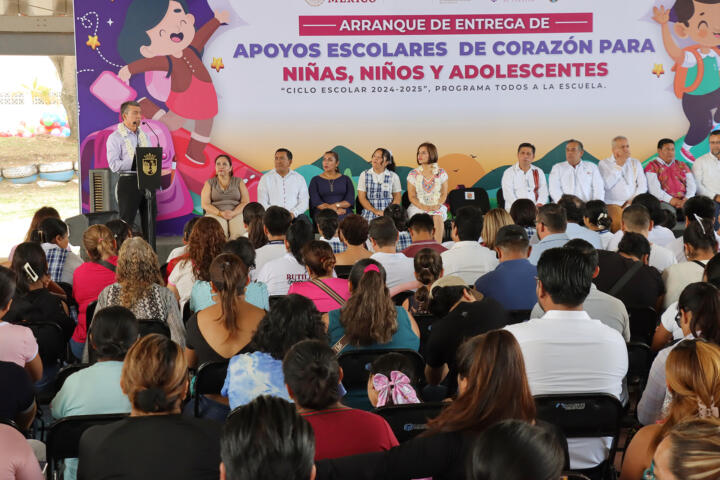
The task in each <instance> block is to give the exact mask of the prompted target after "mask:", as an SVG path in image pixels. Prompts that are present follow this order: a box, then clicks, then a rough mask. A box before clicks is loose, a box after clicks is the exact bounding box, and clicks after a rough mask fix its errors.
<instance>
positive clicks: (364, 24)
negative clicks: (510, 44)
mask: <svg viewBox="0 0 720 480" xmlns="http://www.w3.org/2000/svg"><path fill="white" fill-rule="evenodd" d="M299 28H300V35H301V36H336V35H492V34H528V33H589V32H592V31H593V14H592V13H538V14H506V15H301V16H300V17H299Z"/></svg>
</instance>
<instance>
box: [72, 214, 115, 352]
mask: <svg viewBox="0 0 720 480" xmlns="http://www.w3.org/2000/svg"><path fill="white" fill-rule="evenodd" d="M83 246H84V247H85V251H86V252H87V255H88V260H89V261H88V262H85V263H83V264H82V265H80V266H79V267H78V268H77V269H75V273H73V297H75V301H76V302H77V303H78V323H77V326H76V327H75V332H74V333H73V336H72V338H71V339H70V349H71V350H72V353H73V355H75V356H76V357H77V358H82V351H83V347H84V346H85V338H86V337H87V320H88V319H87V315H86V312H87V307H88V305H90V303H92V302H94V301H95V300H97V298H98V295H100V292H102V291H103V289H104V288H105V287H107V286H108V285H112V284H113V283H115V269H116V268H117V242H116V241H115V236H114V235H113V233H112V231H110V229H109V228H108V227H106V226H105V225H91V226H90V228H88V229H87V230H85V233H83Z"/></svg>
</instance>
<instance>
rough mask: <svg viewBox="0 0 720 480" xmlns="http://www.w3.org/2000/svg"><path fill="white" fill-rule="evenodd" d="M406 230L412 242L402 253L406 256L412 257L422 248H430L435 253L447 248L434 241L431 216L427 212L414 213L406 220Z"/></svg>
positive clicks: (433, 227)
mask: <svg viewBox="0 0 720 480" xmlns="http://www.w3.org/2000/svg"><path fill="white" fill-rule="evenodd" d="M408 232H410V239H411V240H412V244H411V245H410V246H409V247H407V248H406V249H405V250H403V251H402V253H403V254H404V255H405V256H407V257H411V258H412V257H414V256H415V254H416V253H417V252H419V251H420V250H422V249H424V248H431V249H433V250H435V251H436V252H437V253H442V252H444V251H446V250H447V248H445V247H443V246H442V245H441V244H440V243H438V242H437V241H435V226H434V223H433V218H432V217H431V216H430V215H428V214H427V213H416V214H415V215H413V216H412V218H411V219H410V221H409V222H408Z"/></svg>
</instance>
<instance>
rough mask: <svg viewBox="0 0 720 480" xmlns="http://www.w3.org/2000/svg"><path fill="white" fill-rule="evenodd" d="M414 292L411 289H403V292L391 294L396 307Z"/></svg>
mask: <svg viewBox="0 0 720 480" xmlns="http://www.w3.org/2000/svg"><path fill="white" fill-rule="evenodd" d="M414 294H415V292H413V291H412V290H405V291H404V292H399V293H396V294H395V295H393V297H392V300H393V302H394V303H395V305H397V306H398V307H401V306H402V304H403V302H404V301H405V300H407V299H408V298H410V297H412V296H413V295H414Z"/></svg>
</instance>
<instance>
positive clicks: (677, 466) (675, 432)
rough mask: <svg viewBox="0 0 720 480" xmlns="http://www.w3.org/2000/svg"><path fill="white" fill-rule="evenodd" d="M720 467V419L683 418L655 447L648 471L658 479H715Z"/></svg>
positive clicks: (647, 473)
mask: <svg viewBox="0 0 720 480" xmlns="http://www.w3.org/2000/svg"><path fill="white" fill-rule="evenodd" d="M718 469H720V420H718V419H717V418H700V419H693V420H687V421H685V422H681V423H679V424H678V425H676V426H675V428H673V429H672V430H671V431H670V433H669V434H668V436H667V437H665V439H664V440H663V441H662V442H660V445H658V448H657V449H656V450H655V456H654V457H653V463H652V464H651V465H650V469H649V470H648V471H646V472H645V475H648V476H649V478H657V479H658V480H681V479H697V480H713V479H714V478H717V472H718Z"/></svg>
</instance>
